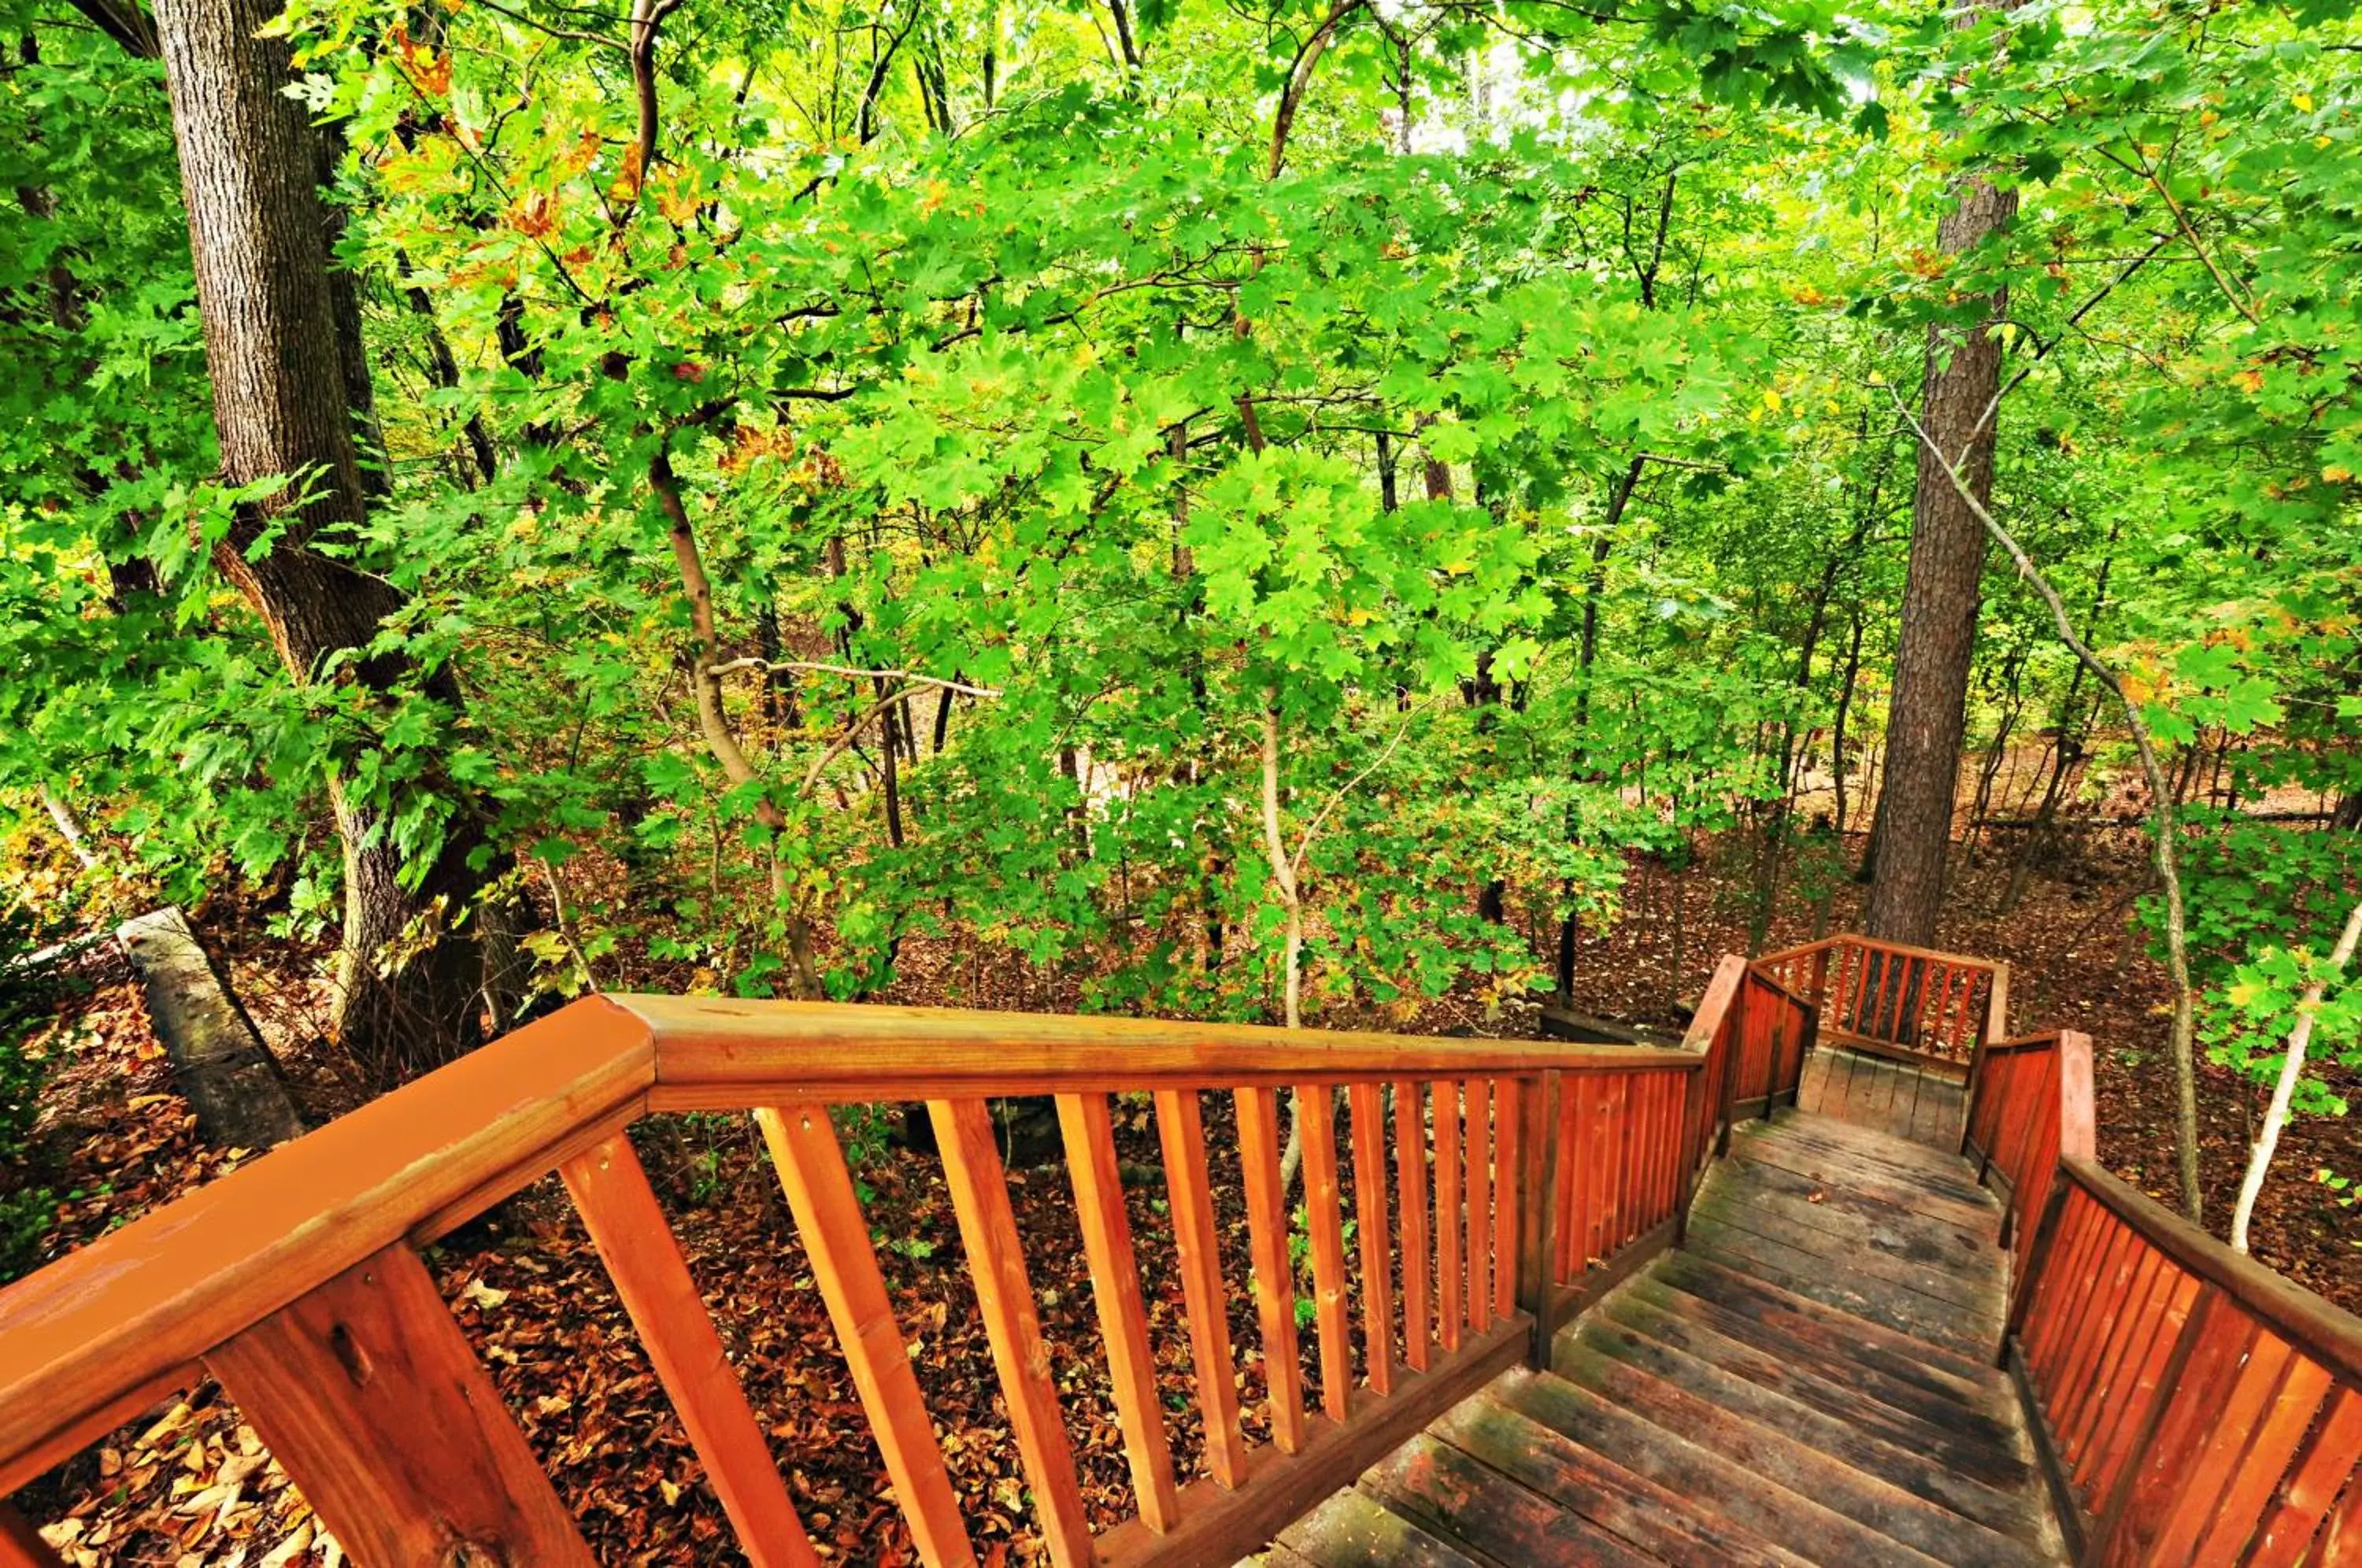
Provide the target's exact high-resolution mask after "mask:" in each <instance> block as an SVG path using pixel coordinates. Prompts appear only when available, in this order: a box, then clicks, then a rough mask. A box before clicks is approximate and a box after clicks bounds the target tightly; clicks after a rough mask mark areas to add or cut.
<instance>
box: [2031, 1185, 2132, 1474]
mask: <svg viewBox="0 0 2362 1568" xmlns="http://www.w3.org/2000/svg"><path fill="white" fill-rule="evenodd" d="M2149 1250H2150V1249H2149V1245H2148V1242H2147V1240H2146V1239H2144V1238H2143V1237H2142V1236H2141V1234H2140V1232H2138V1231H2136V1230H2134V1229H2133V1228H2132V1227H2131V1226H2130V1225H2116V1226H2114V1227H2112V1228H2111V1229H2110V1231H2109V1232H2108V1234H2107V1235H2105V1236H2104V1237H2103V1238H2102V1239H2101V1241H2100V1244H2099V1246H2098V1248H2097V1249H2096V1250H2095V1251H2094V1252H2093V1253H2092V1261H2091V1264H2090V1269H2089V1272H2090V1276H2091V1282H2092V1283H2091V1287H2090V1288H2089V1289H2088V1290H2086V1291H2085V1292H2084V1294H2083V1304H2082V1306H2081V1309H2080V1310H2079V1311H2078V1312H2077V1314H2076V1316H2075V1318H2074V1320H2073V1321H2072V1322H2071V1323H2070V1325H2069V1327H2068V1330H2067V1332H2066V1336H2065V1339H2064V1342H2063V1349H2062V1352H2061V1354H2060V1355H2059V1357H2058V1372H2057V1375H2056V1376H2055V1377H2054V1378H2053V1379H2052V1380H2051V1386H2049V1387H2048V1388H2047V1389H2046V1390H2044V1393H2043V1401H2042V1402H2043V1405H2044V1407H2045V1408H2047V1410H2048V1411H2049V1412H2050V1413H2051V1425H2052V1427H2053V1429H2054V1430H2055V1429H2057V1428H2058V1427H2059V1426H2061V1425H2063V1424H2064V1418H2065V1416H2066V1413H2067V1411H2068V1410H2069V1409H2070V1408H2072V1406H2073V1403H2074V1401H2076V1400H2078V1399H2080V1398H2081V1397H2082V1396H2083V1394H2084V1391H2085V1390H2086V1389H2088V1388H2089V1387H2090V1386H2091V1384H2092V1378H2093V1377H2094V1376H2095V1375H2097V1372H2098V1368H2099V1364H2100V1353H2101V1351H2102V1349H2103V1347H2104V1345H2105V1344H2106V1342H2107V1338H2108V1330H2109V1328H2110V1327H2111V1326H2112V1325H2113V1324H2114V1321H2115V1320H2116V1317H2117V1315H2118V1314H2119V1313H2121V1312H2122V1311H2123V1310H2124V1305H2125V1303H2124V1292H2125V1286H2126V1285H2127V1284H2128V1283H2129V1281H2130V1275H2131V1272H2132V1265H2133V1263H2134V1260H2135V1259H2136V1258H2138V1257H2141V1256H2144V1255H2146V1254H2147V1253H2148V1252H2149Z"/></svg>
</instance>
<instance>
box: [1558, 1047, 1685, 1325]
mask: <svg viewBox="0 0 2362 1568" xmlns="http://www.w3.org/2000/svg"><path fill="white" fill-rule="evenodd" d="M1601 1081H1602V1080H1600V1079H1598V1078H1595V1077H1587V1076H1586V1077H1573V1078H1565V1079H1562V1088H1561V1089H1560V1092H1561V1094H1562V1096H1563V1097H1564V1100H1565V1105H1566V1118H1565V1123H1564V1131H1563V1132H1562V1134H1561V1141H1562V1143H1563V1145H1564V1147H1563V1148H1562V1150H1561V1151H1560V1154H1559V1163H1560V1165H1561V1167H1562V1169H1563V1170H1564V1171H1565V1172H1566V1175H1565V1176H1564V1178H1563V1191H1564V1195H1565V1202H1564V1205H1563V1206H1562V1208H1561V1209H1560V1211H1559V1212H1560V1220H1559V1228H1560V1231H1561V1236H1562V1240H1561V1241H1560V1242H1559V1262H1558V1272H1557V1275H1556V1276H1555V1278H1554V1279H1553V1280H1552V1283H1553V1284H1563V1285H1572V1284H1573V1283H1574V1281H1576V1280H1577V1279H1580V1278H1581V1277H1583V1274H1584V1270H1585V1269H1587V1268H1588V1267H1589V1266H1590V1264H1591V1212H1592V1205H1593V1201H1594V1192H1595V1176H1594V1175H1593V1172H1592V1160H1591V1149H1592V1142H1593V1129H1594V1128H1595V1126H1596V1125H1597V1124H1598V1120H1599V1110H1598V1107H1597V1105H1596V1104H1595V1101H1594V1097H1595V1095H1596V1094H1597V1093H1598V1091H1599V1085H1600V1083H1601ZM1691 1081H1692V1082H1693V1083H1695V1082H1697V1081H1698V1080H1697V1079H1695V1078H1693V1079H1692V1080H1691Z"/></svg>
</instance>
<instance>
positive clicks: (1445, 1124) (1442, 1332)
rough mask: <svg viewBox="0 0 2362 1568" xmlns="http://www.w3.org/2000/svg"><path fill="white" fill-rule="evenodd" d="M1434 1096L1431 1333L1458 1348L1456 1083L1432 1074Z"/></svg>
mask: <svg viewBox="0 0 2362 1568" xmlns="http://www.w3.org/2000/svg"><path fill="white" fill-rule="evenodd" d="M1428 1088H1429V1093H1430V1094H1432V1095H1433V1097H1434V1101H1435V1266H1436V1281H1435V1337H1436V1339H1437V1340H1438V1341H1439V1342H1441V1344H1442V1346H1443V1348H1444V1349H1445V1350H1447V1351H1452V1350H1458V1349H1459V1348H1460V1325H1461V1322H1462V1317H1461V1311H1462V1307H1463V1306H1464V1305H1465V1302H1466V1297H1465V1296H1464V1294H1463V1292H1464V1290H1465V1289H1466V1284H1467V1278H1468V1272H1467V1265H1466V1263H1465V1261H1464V1259H1463V1257H1462V1243H1463V1242H1465V1241H1466V1239H1467V1232H1466V1231H1465V1230H1464V1229H1462V1224H1461V1182H1462V1179H1463V1178H1464V1177H1465V1176H1466V1174H1467V1173H1466V1171H1465V1169H1464V1168H1463V1167H1462V1165H1461V1162H1460V1086H1459V1085H1458V1084H1456V1083H1453V1082H1452V1081H1451V1079H1450V1078H1438V1079H1436V1080H1435V1081H1434V1082H1433V1083H1432V1084H1429V1086H1428Z"/></svg>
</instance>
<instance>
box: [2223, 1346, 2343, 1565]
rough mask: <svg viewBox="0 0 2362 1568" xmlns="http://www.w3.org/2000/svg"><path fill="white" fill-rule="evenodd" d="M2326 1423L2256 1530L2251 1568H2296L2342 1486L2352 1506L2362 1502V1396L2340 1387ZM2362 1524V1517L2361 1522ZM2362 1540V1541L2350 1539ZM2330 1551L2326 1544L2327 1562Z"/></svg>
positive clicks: (2292, 1465) (2295, 1464)
mask: <svg viewBox="0 0 2362 1568" xmlns="http://www.w3.org/2000/svg"><path fill="white" fill-rule="evenodd" d="M2333 1398H2334V1404H2333V1405H2332V1406H2331V1408H2330V1409H2329V1412H2328V1414H2327V1415H2325V1416H2323V1418H2322V1419H2321V1422H2320V1424H2319V1425H2318V1426H2317V1427H2316V1428H2315V1429H2314V1430H2313V1433H2312V1438H2311V1439H2310V1440H2309V1441H2307V1442H2306V1444H2305V1447H2304V1450H2303V1452H2301V1453H2299V1454H2298V1455H2297V1456H2296V1458H2295V1460H2294V1461H2293V1462H2292V1463H2290V1465H2289V1467H2288V1479H2287V1480H2286V1481H2285V1482H2283V1483H2282V1484H2281V1485H2280V1489H2279V1495H2278V1496H2275V1497H2274V1498H2273V1499H2272V1501H2271V1504H2270V1506H2269V1507H2268V1508H2267V1509H2266V1511H2265V1514H2264V1518H2263V1522H2262V1524H2261V1525H2260V1526H2259V1527H2258V1528H2257V1530H2256V1549H2255V1551H2254V1553H2253V1554H2252V1555H2251V1556H2249V1557H2248V1559H2247V1568H2296V1565H2297V1564H2298V1563H2299V1562H2302V1561H2303V1560H2304V1554H2305V1551H2306V1549H2307V1548H2308V1547H2310V1546H2311V1545H2312V1541H2313V1538H2314V1537H2315V1536H2316V1535H2318V1534H2320V1532H2321V1521H2322V1520H2323V1519H2324V1518H2327V1517H2328V1515H2329V1506H2330V1504H2332V1503H2333V1502H2334V1501H2336V1499H2337V1494H2338V1492H2339V1490H2340V1489H2341V1488H2342V1489H2343V1490H2344V1491H2345V1493H2346V1496H2347V1501H2348V1504H2349V1505H2354V1504H2356V1503H2362V1481H2354V1482H2352V1484H2350V1485H2349V1484H2348V1483H2349V1478H2350V1477H2352V1476H2353V1475H2354V1474H2355V1456H2356V1454H2362V1392H2356V1390H2354V1389H2352V1388H2344V1389H2340V1390H2339V1391H2338V1392H2337V1393H2336V1394H2335V1395H2334V1396H2333ZM2355 1523H2356V1525H2362V1518H2356V1520H2355ZM2348 1539H2352V1540H2362V1537H2349V1538H2348ZM2328 1557H2329V1552H2328V1551H2327V1549H2326V1546H2324V1549H2323V1552H2322V1559H2323V1561H2326V1560H2327V1559H2328Z"/></svg>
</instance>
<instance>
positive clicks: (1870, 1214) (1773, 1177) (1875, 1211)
mask: <svg viewBox="0 0 2362 1568" xmlns="http://www.w3.org/2000/svg"><path fill="white" fill-rule="evenodd" d="M1724 1168H1725V1169H1726V1170H1727V1172H1728V1174H1729V1176H1730V1178H1731V1179H1732V1180H1733V1181H1734V1182H1736V1183H1738V1184H1740V1185H1742V1186H1743V1187H1745V1189H1746V1190H1747V1191H1748V1192H1749V1194H1751V1195H1753V1196H1755V1197H1757V1198H1764V1199H1769V1200H1771V1201H1773V1202H1780V1203H1785V1204H1789V1205H1792V1206H1802V1207H1803V1208H1805V1209H1810V1210H1812V1212H1813V1213H1814V1214H1816V1215H1817V1216H1819V1217H1820V1220H1821V1222H1822V1223H1824V1224H1830V1225H1835V1224H1839V1223H1844V1222H1847V1221H1849V1220H1859V1221H1860V1222H1861V1223H1862V1224H1863V1225H1865V1226H1868V1227H1872V1228H1884V1227H1889V1226H1900V1227H1904V1228H1905V1234H1906V1236H1907V1238H1908V1239H1909V1240H1910V1241H1911V1242H1913V1244H1914V1245H1915V1246H1916V1247H1920V1248H1925V1249H1927V1250H1928V1251H1930V1252H1932V1253H1940V1254H1945V1255H1953V1254H1957V1255H1959V1256H1961V1257H1975V1256H1990V1255H1991V1254H1993V1253H1998V1252H1999V1251H2000V1236H2001V1217H2000V1215H1998V1214H1988V1215H1985V1216H1983V1217H1982V1219H1981V1220H1980V1222H1979V1223H1977V1224H1975V1225H1956V1224H1952V1223H1950V1222H1948V1221H1946V1220H1938V1219H1936V1218H1934V1217H1932V1216H1930V1215H1926V1214H1922V1213H1920V1212H1919V1211H1917V1210H1916V1209H1911V1208H1909V1207H1906V1206H1905V1205H1903V1204H1898V1203H1889V1202H1887V1201H1885V1200H1884V1199H1883V1198H1879V1197H1877V1196H1876V1195H1874V1194H1872V1193H1869V1192H1865V1191H1862V1190H1861V1189H1860V1188H1859V1187H1853V1186H1851V1185H1846V1186H1834V1185H1831V1184H1829V1183H1827V1182H1820V1181H1816V1180H1814V1179H1813V1178H1812V1177H1811V1176H1798V1175H1797V1174H1795V1173H1794V1171H1791V1170H1788V1169H1787V1168H1785V1167H1784V1166H1781V1165H1765V1164H1763V1163H1762V1162H1760V1161H1756V1160H1747V1161H1733V1162H1730V1163H1729V1164H1728V1165H1726V1166H1725V1167H1724ZM1708 1185H1712V1178H1709V1183H1708Z"/></svg>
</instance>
